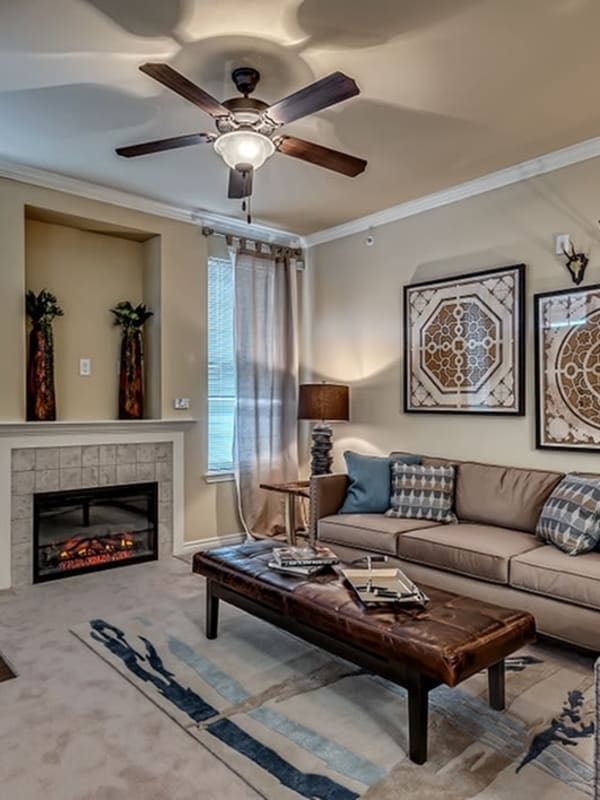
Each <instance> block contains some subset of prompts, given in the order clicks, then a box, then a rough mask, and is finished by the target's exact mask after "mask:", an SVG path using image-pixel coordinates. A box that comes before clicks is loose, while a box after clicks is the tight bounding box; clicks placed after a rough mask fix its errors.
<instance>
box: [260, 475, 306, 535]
mask: <svg viewBox="0 0 600 800" xmlns="http://www.w3.org/2000/svg"><path fill="white" fill-rule="evenodd" d="M309 486H310V481H284V482H283V483H261V484H260V488H261V489H266V490H267V491H269V492H281V493H282V494H285V495H286V528H287V540H288V544H291V545H295V544H296V498H297V497H305V498H307V497H310V495H309V491H308V489H309Z"/></svg>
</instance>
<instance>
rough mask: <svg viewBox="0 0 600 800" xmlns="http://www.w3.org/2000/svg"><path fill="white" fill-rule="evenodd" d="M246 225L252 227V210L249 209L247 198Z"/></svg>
mask: <svg viewBox="0 0 600 800" xmlns="http://www.w3.org/2000/svg"><path fill="white" fill-rule="evenodd" d="M246 220H247V222H248V225H252V210H251V208H250V198H248V215H247V217H246Z"/></svg>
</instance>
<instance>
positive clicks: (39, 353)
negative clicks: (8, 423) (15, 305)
mask: <svg viewBox="0 0 600 800" xmlns="http://www.w3.org/2000/svg"><path fill="white" fill-rule="evenodd" d="M27 419H28V420H29V421H33V422H44V421H53V420H55V419H56V395H55V392H54V341H53V338H52V327H51V326H50V325H49V324H46V325H44V324H42V323H40V322H34V323H33V327H32V329H31V331H30V333H29V362H28V366H27Z"/></svg>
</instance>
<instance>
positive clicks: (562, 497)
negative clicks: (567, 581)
mask: <svg viewBox="0 0 600 800" xmlns="http://www.w3.org/2000/svg"><path fill="white" fill-rule="evenodd" d="M536 534H537V538H538V539H540V540H541V541H542V542H546V543H548V544H553V545H556V547H558V548H559V549H560V550H563V551H564V552H565V553H568V554H569V555H570V556H578V555H579V554H580V553H587V552H589V551H590V550H593V549H594V548H595V547H596V545H597V544H598V542H600V478H584V477H583V476H579V475H566V476H565V477H564V478H563V479H562V481H561V482H560V483H559V484H558V486H557V487H556V488H555V489H554V491H553V492H552V494H551V495H550V497H549V498H548V500H546V503H545V505H544V508H543V509H542V513H541V514H540V517H539V519H538V523H537V528H536Z"/></svg>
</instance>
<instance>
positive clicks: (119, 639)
mask: <svg viewBox="0 0 600 800" xmlns="http://www.w3.org/2000/svg"><path fill="white" fill-rule="evenodd" d="M90 626H91V628H92V630H91V632H90V636H91V637H92V639H94V640H95V641H97V642H98V643H99V644H101V645H103V646H104V647H106V649H107V650H108V651H109V652H110V653H112V654H113V655H114V656H115V657H117V658H119V659H120V660H121V661H122V662H123V664H124V666H125V667H126V668H127V669H128V670H129V671H130V672H131V673H133V674H134V675H135V676H136V677H137V678H138V679H139V680H141V681H144V682H147V683H151V684H153V685H154V686H155V687H156V689H157V690H158V692H159V694H160V695H161V696H162V697H164V698H165V699H166V700H168V701H169V702H170V703H172V704H173V705H174V706H176V707H177V708H178V709H179V710H180V711H183V712H184V713H185V714H187V715H188V716H189V717H190V719H192V720H193V721H194V722H202V721H204V720H207V719H210V718H211V717H215V716H218V713H219V712H218V711H217V709H216V708H214V707H213V706H211V705H210V704H208V703H206V702H205V701H204V700H203V699H202V698H201V697H200V696H199V695H197V694H196V692H194V691H193V690H192V689H190V688H185V687H183V686H182V685H181V684H180V683H178V681H176V680H175V675H174V673H172V672H169V670H168V669H166V667H165V666H164V664H163V661H162V659H161V658H160V656H159V654H158V652H157V650H156V648H155V647H154V645H153V644H152V642H150V641H149V640H148V639H146V638H145V637H144V636H140V637H138V638H139V639H140V640H141V641H142V642H143V643H144V645H145V648H146V653H145V654H142V653H140V652H138V651H137V650H135V648H134V647H132V646H131V645H130V644H129V642H128V641H127V638H126V636H125V633H124V632H123V631H122V630H120V629H119V628H117V627H116V626H114V625H111V624H110V623H109V622H106V621H105V620H102V619H94V620H91V621H90ZM143 663H146V664H149V665H150V666H151V667H152V669H153V670H154V671H155V672H157V673H158V675H154V674H153V673H151V672H149V671H148V670H147V669H146V668H145V667H144V666H143V665H142V664H143ZM159 676H160V677H159ZM205 730H206V731H207V732H208V733H210V734H211V735H212V736H214V737H215V738H217V739H219V740H220V741H221V742H223V743H224V744H227V745H228V746H229V747H231V748H232V749H234V750H236V751H237V752H238V753H241V754H242V755H244V756H246V758H249V759H250V760H252V761H253V762H254V763H255V764H257V765H258V766H259V767H262V769H264V770H265V771H267V772H268V773H269V774H271V775H273V776H274V777H275V778H277V780H279V781H280V783H281V784H283V786H286V787H287V788H288V789H291V790H292V791H295V792H297V793H298V794H299V795H300V796H301V797H306V798H307V800H358V798H359V795H358V794H356V792H353V791H351V790H350V789H348V788H347V787H345V786H342V785H341V784H339V783H336V782H335V781H333V780H331V779H330V778H328V777H327V776H324V775H317V774H315V773H304V772H302V771H301V770H299V769H297V768H296V767H294V766H293V765H292V764H290V763H289V762H288V761H286V760H285V759H283V758H281V756H279V755H278V754H277V753H276V752H275V751H274V750H273V749H272V748H270V747H267V746H265V745H264V744H262V742H259V741H258V740H257V739H255V738H254V737H253V736H251V735H250V734H248V733H246V732H245V731H244V730H242V729H241V728H240V727H239V725H236V724H235V723H233V722H231V720H228V719H219V720H217V721H215V722H213V723H211V724H209V725H207V726H206V728H205Z"/></svg>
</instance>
